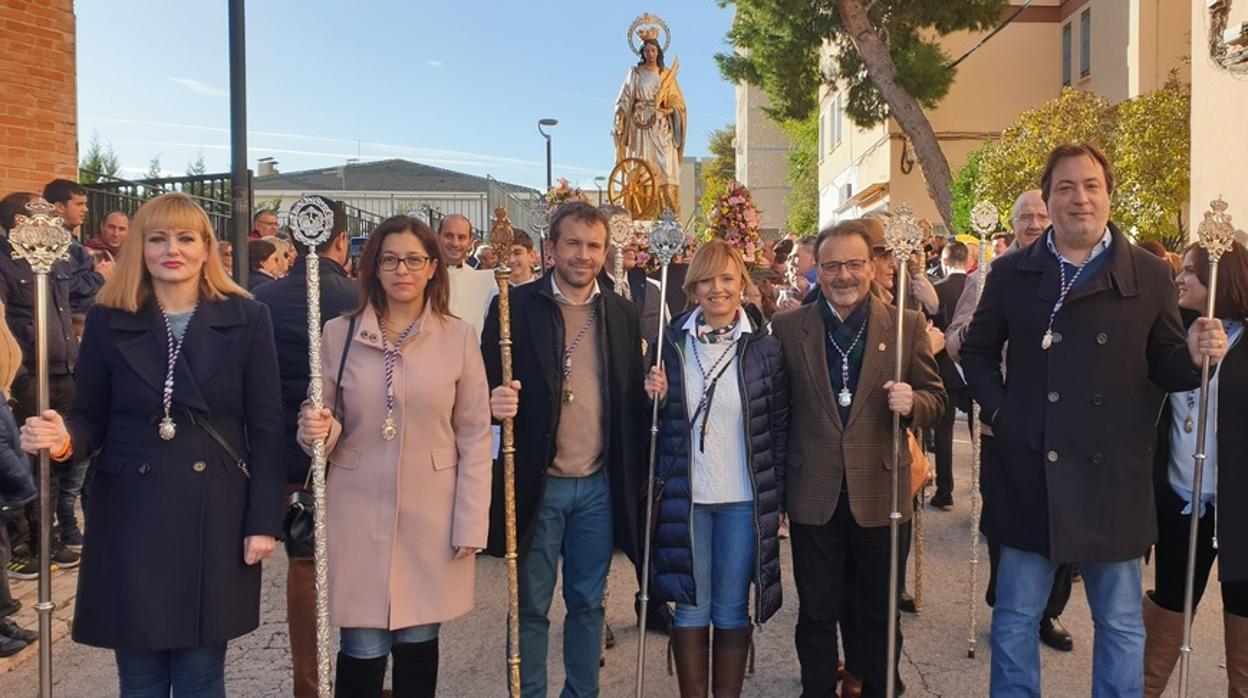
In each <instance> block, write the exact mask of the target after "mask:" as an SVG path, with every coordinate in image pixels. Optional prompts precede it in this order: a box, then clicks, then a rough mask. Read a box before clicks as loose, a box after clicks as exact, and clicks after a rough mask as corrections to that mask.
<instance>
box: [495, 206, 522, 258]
mask: <svg viewBox="0 0 1248 698" xmlns="http://www.w3.org/2000/svg"><path fill="white" fill-rule="evenodd" d="M515 239H516V233H515V231H514V230H512V229H511V219H510V218H508V217H507V208H506V207H505V206H499V207H498V208H496V209H494V222H493V223H491V224H490V247H493V248H494V252H495V253H497V255H498V264H499V266H503V267H505V266H507V258H508V257H509V256H510V254H511V246H512V244H513V242H514V241H515Z"/></svg>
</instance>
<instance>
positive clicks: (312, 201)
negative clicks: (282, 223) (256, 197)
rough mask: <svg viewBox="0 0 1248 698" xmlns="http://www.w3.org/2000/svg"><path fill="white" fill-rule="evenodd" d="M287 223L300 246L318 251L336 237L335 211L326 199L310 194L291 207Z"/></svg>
mask: <svg viewBox="0 0 1248 698" xmlns="http://www.w3.org/2000/svg"><path fill="white" fill-rule="evenodd" d="M287 223H288V224H289V225H290V231H291V233H292V234H293V235H294V236H295V239H296V240H298V241H299V243H300V244H302V245H305V246H307V247H309V248H311V249H316V248H317V247H320V246H321V245H323V244H325V243H326V242H328V241H329V239H330V238H331V237H333V235H334V210H333V209H331V208H330V207H329V204H328V203H326V202H325V198H324V197H321V196H317V195H315V194H308V195H306V196H303V197H302V198H300V199H299V200H298V201H296V202H295V203H294V205H293V206H291V207H290V215H289V217H288V220H287Z"/></svg>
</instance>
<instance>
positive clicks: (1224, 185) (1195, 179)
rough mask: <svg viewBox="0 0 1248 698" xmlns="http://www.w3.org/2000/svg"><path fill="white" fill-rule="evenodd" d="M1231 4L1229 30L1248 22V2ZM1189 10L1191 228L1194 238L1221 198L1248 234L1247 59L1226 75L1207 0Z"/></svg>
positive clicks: (1193, 0)
mask: <svg viewBox="0 0 1248 698" xmlns="http://www.w3.org/2000/svg"><path fill="white" fill-rule="evenodd" d="M1176 4H1177V3H1176ZM1227 4H1228V5H1229V9H1228V13H1227V21H1226V26H1227V27H1241V26H1243V24H1244V23H1245V22H1248V1H1246V0H1239V1H1238V2H1234V3H1227ZM1187 9H1188V10H1189V11H1190V13H1191V14H1190V21H1191V27H1192V48H1191V53H1192V64H1191V71H1192V194H1191V211H1192V216H1191V217H1192V223H1193V225H1192V226H1191V228H1192V231H1193V233H1195V227H1196V224H1198V222H1199V220H1200V216H1201V215H1202V214H1203V212H1204V211H1207V210H1208V209H1209V202H1210V201H1211V200H1213V199H1215V198H1217V197H1219V196H1221V197H1222V198H1224V199H1225V200H1226V202H1227V203H1228V204H1230V208H1229V210H1228V211H1227V212H1228V213H1230V214H1231V215H1232V216H1233V217H1234V222H1235V225H1236V227H1238V228H1240V229H1248V175H1246V174H1245V169H1246V168H1248V165H1246V163H1248V139H1246V138H1245V137H1244V134H1245V133H1248V128H1246V127H1245V126H1244V121H1245V115H1248V54H1245V55H1244V59H1245V60H1244V62H1241V63H1239V64H1238V65H1237V66H1230V69H1229V70H1228V67H1224V66H1223V65H1222V64H1221V63H1220V62H1219V61H1218V60H1216V59H1215V57H1214V56H1213V55H1211V54H1212V53H1213V52H1212V51H1211V46H1210V36H1209V30H1210V27H1211V25H1212V24H1213V17H1212V16H1211V14H1210V10H1209V8H1208V3H1207V0H1189V7H1188V8H1187ZM1219 39H1220V37H1219ZM1232 48H1234V47H1232ZM1239 48H1243V46H1242V45H1241V46H1240V47H1239ZM1232 71H1237V73H1238V74H1234V73H1233V72H1232ZM1234 134H1238V135H1234Z"/></svg>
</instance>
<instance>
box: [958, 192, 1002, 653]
mask: <svg viewBox="0 0 1248 698" xmlns="http://www.w3.org/2000/svg"><path fill="white" fill-rule="evenodd" d="M1000 221H1001V214H1000V212H998V211H997V207H996V206H994V205H993V204H992V202H991V201H988V200H987V199H984V200H982V201H980V202H979V203H977V204H975V207H974V208H972V209H971V228H972V229H973V230H974V231H975V232H976V233H977V234H978V235H979V265H978V266H977V267H976V269H977V270H978V271H977V273H976V275H975V290H976V291H977V292H978V293H976V294H975V298H976V299H979V298H982V297H983V294H984V281H985V280H987V278H988V239H989V238H988V236H989V235H991V234H992V233H993V232H994V231H995V230H996V229H997V224H998V223H1000ZM979 409H980V408H979V402H978V401H973V402H972V403H971V579H970V603H968V604H967V609H968V618H967V631H966V642H967V649H966V656H967V657H968V658H970V659H974V658H975V645H976V644H977V643H978V641H979V630H978V618H977V612H978V610H979V600H978V598H977V597H978V596H979V517H980V514H981V513H982V511H983V501H982V500H981V499H980V495H979V478H980V465H981V464H982V463H983V453H982V452H981V446H980V441H981V439H982V438H983V434H984V424H983V422H981V421H979Z"/></svg>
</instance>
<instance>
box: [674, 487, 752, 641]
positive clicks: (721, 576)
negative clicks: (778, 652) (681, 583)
mask: <svg viewBox="0 0 1248 698" xmlns="http://www.w3.org/2000/svg"><path fill="white" fill-rule="evenodd" d="M755 567H756V560H755V558H754V502H733V503H731V504H695V505H693V585H694V588H695V589H696V590H697V595H698V598H697V603H696V604H694V605H692V606H691V605H689V604H682V603H678V604H676V614H675V621H674V622H675V623H676V627H678V628H702V627H706V626H708V625H712V624H713V625H714V626H715V627H716V628H721V629H733V628H744V627H745V626H747V625H749V624H750V615H749V612H750V581H751V580H753V578H754V568H755Z"/></svg>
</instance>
